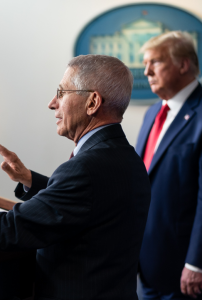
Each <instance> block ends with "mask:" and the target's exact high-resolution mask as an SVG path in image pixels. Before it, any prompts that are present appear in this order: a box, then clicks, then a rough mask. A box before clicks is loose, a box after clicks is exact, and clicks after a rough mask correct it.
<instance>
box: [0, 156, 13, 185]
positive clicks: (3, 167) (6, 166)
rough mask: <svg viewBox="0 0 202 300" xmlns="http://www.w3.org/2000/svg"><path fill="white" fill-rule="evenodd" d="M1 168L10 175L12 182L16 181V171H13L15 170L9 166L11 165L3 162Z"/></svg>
mask: <svg viewBox="0 0 202 300" xmlns="http://www.w3.org/2000/svg"><path fill="white" fill-rule="evenodd" d="M1 168H2V170H3V171H5V172H6V173H7V174H8V176H9V177H10V178H11V179H12V180H14V181H15V179H14V171H13V169H12V168H11V167H10V166H9V164H8V163H7V162H5V161H3V162H2V163H1Z"/></svg>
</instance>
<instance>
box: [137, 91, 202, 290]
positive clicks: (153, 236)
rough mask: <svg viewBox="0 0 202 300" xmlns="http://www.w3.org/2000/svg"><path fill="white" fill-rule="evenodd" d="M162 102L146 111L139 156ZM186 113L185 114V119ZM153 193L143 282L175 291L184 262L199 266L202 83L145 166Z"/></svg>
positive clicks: (201, 244) (144, 246)
mask: <svg viewBox="0 0 202 300" xmlns="http://www.w3.org/2000/svg"><path fill="white" fill-rule="evenodd" d="M160 108H161V102H159V103H157V104H155V105H154V106H152V107H151V108H150V109H149V110H148V112H147V113H146V116H145V119H144V122H143V125H142V128H141V130H140V134H139V138H138V142H137V146H136V151H137V153H138V154H139V155H140V156H141V157H143V154H144V149H145V145H146V141H147V138H148V135H149V132H150V130H151V127H152V125H153V123H154V119H155V117H156V115H157V113H158V111H159V110H160ZM185 115H188V116H189V118H188V120H186V118H184V116H185ZM148 174H149V178H150V182H151V189H152V196H151V205H150V209H149V215H148V220H147V225H146V229H145V233H144V238H143V243H142V248H141V254H140V267H141V276H142V278H143V279H144V280H145V281H146V282H147V284H148V285H149V286H151V287H153V288H155V289H157V290H159V291H162V292H165V293H169V292H173V291H178V290H179V288H180V277H181V272H182V269H183V267H184V264H185V262H187V263H189V264H191V265H194V266H197V267H199V268H202V87H201V86H200V85H199V86H198V87H197V88H196V89H195V90H194V92H193V93H192V94H191V95H190V97H189V98H188V99H187V101H186V102H185V103H184V105H183V107H182V108H181V110H180V111H179V113H178V115H177V116H176V117H175V119H174V121H173V122H172V124H171V125H170V127H169V128H168V130H167V132H166V134H165V136H164V137H163V139H162V141H161V143H160V145H159V147H158V149H157V151H156V153H155V155H154V157H153V160H152V163H151V166H150V168H149V170H148Z"/></svg>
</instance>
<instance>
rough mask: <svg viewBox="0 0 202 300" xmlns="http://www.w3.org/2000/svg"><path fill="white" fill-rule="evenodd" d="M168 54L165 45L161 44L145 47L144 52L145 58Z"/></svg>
mask: <svg viewBox="0 0 202 300" xmlns="http://www.w3.org/2000/svg"><path fill="white" fill-rule="evenodd" d="M167 55H168V49H167V47H164V46H161V47H156V48H151V49H147V50H146V51H145V53H144V60H145V59H154V58H164V57H166V56H167Z"/></svg>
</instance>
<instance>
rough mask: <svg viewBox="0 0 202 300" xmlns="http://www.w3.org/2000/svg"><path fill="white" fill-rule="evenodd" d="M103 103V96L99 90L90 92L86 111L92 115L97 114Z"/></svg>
mask: <svg viewBox="0 0 202 300" xmlns="http://www.w3.org/2000/svg"><path fill="white" fill-rule="evenodd" d="M101 104H102V96H101V95H100V93H98V92H96V91H95V92H93V93H91V94H90V96H89V97H88V99H87V101H86V112H87V115H89V116H91V115H93V114H95V113H96V112H97V111H98V109H99V108H100V106H101Z"/></svg>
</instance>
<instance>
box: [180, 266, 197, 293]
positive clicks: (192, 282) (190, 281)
mask: <svg viewBox="0 0 202 300" xmlns="http://www.w3.org/2000/svg"><path fill="white" fill-rule="evenodd" d="M180 287H181V292H182V293H183V294H185V295H189V296H191V297H192V298H197V296H198V295H200V294H201V290H202V274H201V273H199V272H194V271H191V270H188V269H187V268H184V269H183V271H182V276H181V285H180Z"/></svg>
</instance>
